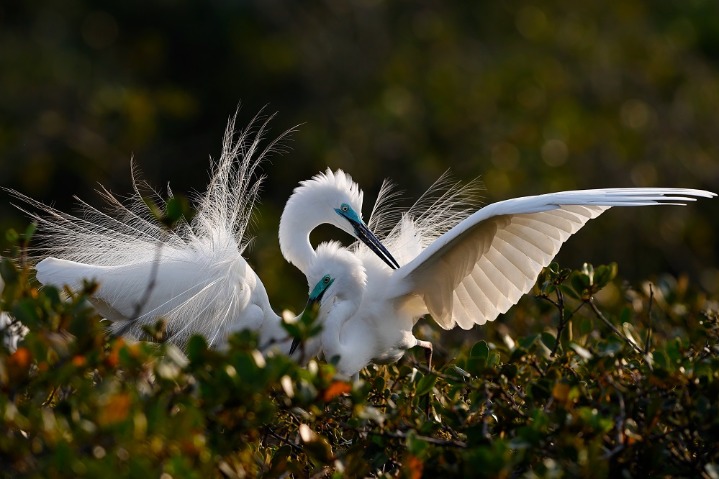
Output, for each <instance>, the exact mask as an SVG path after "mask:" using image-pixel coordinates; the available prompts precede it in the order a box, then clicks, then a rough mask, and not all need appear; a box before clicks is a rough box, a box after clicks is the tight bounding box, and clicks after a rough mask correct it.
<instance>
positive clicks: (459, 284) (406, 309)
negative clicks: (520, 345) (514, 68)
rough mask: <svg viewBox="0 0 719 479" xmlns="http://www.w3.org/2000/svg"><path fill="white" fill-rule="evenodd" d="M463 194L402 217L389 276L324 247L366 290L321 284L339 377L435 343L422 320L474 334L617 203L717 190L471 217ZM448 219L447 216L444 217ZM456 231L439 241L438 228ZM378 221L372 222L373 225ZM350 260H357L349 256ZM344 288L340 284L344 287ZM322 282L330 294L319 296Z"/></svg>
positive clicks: (569, 197) (611, 192)
mask: <svg viewBox="0 0 719 479" xmlns="http://www.w3.org/2000/svg"><path fill="white" fill-rule="evenodd" d="M464 193H466V192H463V191H462V190H456V189H450V190H449V191H448V192H447V193H446V194H445V195H442V196H440V197H439V198H438V199H437V200H436V201H435V202H434V203H432V204H431V206H430V207H429V208H427V207H423V208H419V209H418V211H415V212H414V214H417V213H419V216H414V217H413V214H412V213H413V212H412V211H410V213H409V214H405V215H404V216H403V217H402V219H401V221H400V222H399V223H397V224H396V226H395V227H394V228H393V229H392V231H391V232H390V233H389V235H388V236H387V237H386V238H385V239H384V244H385V246H386V247H387V249H389V250H390V251H392V252H394V254H395V256H396V257H397V258H398V260H399V263H400V264H401V267H400V268H398V269H395V270H392V269H389V268H387V267H386V266H384V265H383V264H381V263H379V262H378V261H377V260H376V258H375V257H374V256H373V255H371V254H367V251H366V249H365V248H363V247H362V246H361V245H357V246H355V248H354V250H353V251H349V250H345V251H344V252H343V253H342V254H339V249H338V248H337V247H334V248H331V247H323V248H321V249H320V248H318V251H317V254H318V258H320V259H321V260H322V261H323V262H326V261H331V258H332V257H335V260H336V261H338V262H342V263H343V264H344V265H345V269H350V270H353V271H354V273H353V276H354V277H356V278H361V277H362V276H363V274H362V273H363V272H364V275H366V283H365V284H364V285H361V284H359V285H358V282H357V281H355V282H354V283H350V284H353V286H352V288H353V289H352V290H351V291H348V290H340V288H339V286H338V285H337V281H339V279H338V278H333V277H330V278H329V280H324V281H318V278H321V276H320V274H321V272H319V271H310V273H309V274H308V279H309V280H310V284H312V281H318V282H317V283H316V285H317V286H316V287H315V290H314V296H320V295H321V302H320V310H319V320H320V322H321V324H322V325H323V330H322V333H321V342H322V350H323V353H324V355H325V357H326V358H328V359H332V358H334V359H335V360H336V361H337V368H338V371H339V372H340V373H341V374H344V375H347V376H352V375H356V374H357V373H358V372H359V371H360V370H361V369H362V368H364V367H365V366H367V365H368V364H369V363H370V362H377V363H386V362H395V361H397V360H399V359H400V358H401V357H402V356H403V355H404V353H405V351H406V350H407V349H409V348H412V347H415V346H422V347H426V348H428V349H429V351H430V352H431V347H432V345H431V344H430V343H429V342H426V341H421V340H419V339H417V338H416V337H415V336H414V334H413V333H412V329H413V327H414V325H415V323H416V322H417V321H418V319H419V318H420V317H422V316H424V315H426V314H429V315H431V317H432V318H433V319H434V320H435V321H436V322H437V324H439V326H440V327H442V328H444V329H452V328H454V327H455V326H459V327H461V328H462V329H470V328H471V327H473V326H474V325H481V324H484V323H486V322H487V321H493V320H494V319H495V318H497V316H498V315H499V314H502V313H505V312H506V311H507V310H509V308H510V307H511V306H512V305H514V304H515V303H516V302H517V301H518V300H519V298H520V297H521V296H522V295H523V294H525V293H527V292H528V291H530V289H531V288H532V286H533V285H534V283H535V281H536V279H537V276H538V275H539V273H540V271H541V269H542V268H543V267H545V266H547V265H548V264H549V263H550V262H551V260H552V258H554V256H555V255H556V254H557V252H558V251H559V248H560V247H561V245H562V244H563V243H564V242H565V241H566V240H567V239H568V238H569V237H570V236H571V235H572V234H574V233H576V232H577V231H578V230H579V229H580V228H581V227H582V226H584V225H585V224H586V223H587V221H589V220H590V219H592V218H596V217H597V216H599V215H600V214H602V213H603V212H604V211H606V210H607V209H609V208H610V207H613V206H648V205H681V204H685V203H686V202H690V201H695V200H696V198H699V197H704V198H711V197H714V196H716V194H715V193H711V192H708V191H702V190H694V189H680V188H617V189H595V190H583V191H564V192H559V193H551V194H545V195H539V196H530V197H524V198H515V199H511V200H507V201H501V202H498V203H494V204H491V205H489V206H486V207H484V208H482V209H480V210H479V211H476V212H474V213H473V214H470V215H464V216H465V218H464V219H463V220H462V221H457V220H458V218H459V217H461V216H462V215H463V213H462V212H461V210H460V211H457V208H456V207H457V198H458V197H462V196H463V195H464ZM448 212H449V213H448ZM448 217H449V218H450V220H449V224H450V225H451V224H452V223H455V224H454V225H452V227H451V229H449V230H448V231H446V232H445V233H443V234H441V235H438V234H437V232H438V229H437V228H439V229H440V230H441V229H442V228H443V226H448V223H447V222H446V221H445V218H448ZM371 224H372V220H370V225H371ZM352 256H354V257H352ZM346 284H347V283H342V285H343V286H344V287H347V286H346ZM322 285H325V286H326V287H325V288H324V289H323V287H322Z"/></svg>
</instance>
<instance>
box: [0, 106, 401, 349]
mask: <svg viewBox="0 0 719 479" xmlns="http://www.w3.org/2000/svg"><path fill="white" fill-rule="evenodd" d="M270 119H271V118H268V119H267V120H265V121H264V122H257V118H256V119H255V120H253V122H252V123H251V124H250V126H249V127H248V128H247V129H246V130H245V131H243V132H241V134H240V135H239V138H238V140H237V141H235V130H234V118H232V119H231V120H230V122H229V123H228V127H227V130H226V133H225V138H224V141H223V149H222V154H221V156H220V159H219V161H218V162H217V163H215V164H213V165H212V178H211V181H210V184H209V186H208V189H207V191H206V193H204V194H203V195H200V196H199V197H198V198H197V199H196V205H197V213H196V215H195V216H194V218H193V219H192V221H191V222H187V221H185V220H184V219H182V220H181V221H180V222H179V224H178V225H177V227H175V228H174V229H172V230H168V229H167V228H165V227H164V226H162V225H161V224H159V222H158V221H157V220H156V219H155V218H154V217H153V215H152V214H151V212H150V210H149V208H148V207H147V205H146V203H145V201H144V200H143V197H142V195H141V194H140V191H139V188H138V184H137V182H135V181H134V178H133V185H134V187H135V193H134V195H133V196H132V198H131V200H132V203H131V204H129V206H126V205H125V204H123V203H122V202H120V201H119V200H118V199H117V198H116V197H115V196H113V195H112V194H111V193H109V192H108V191H107V190H104V189H103V191H102V193H103V195H104V197H105V199H106V200H107V202H108V203H109V205H110V207H111V208H110V211H109V212H107V213H105V212H103V211H100V210H98V209H96V208H94V207H92V206H90V205H88V204H87V203H84V202H81V204H82V206H83V215H82V216H81V217H77V216H73V215H69V214H66V213H63V212H61V211H58V210H56V209H54V208H52V207H49V206H46V205H44V204H42V203H39V202H37V201H35V200H33V199H31V198H28V197H26V196H24V195H22V194H20V193H17V192H14V191H11V193H12V194H13V195H14V196H15V197H16V198H18V199H20V200H22V201H24V202H25V203H28V204H29V205H31V206H32V207H34V208H36V209H38V210H40V211H41V212H42V213H43V214H33V213H29V214H30V215H31V216H32V217H33V218H34V219H35V220H36V221H37V222H38V224H39V233H38V235H37V236H38V237H39V238H40V240H41V242H42V243H41V247H40V248H39V251H40V253H41V255H42V256H43V257H45V259H43V260H42V261H40V262H39V263H38V264H37V265H36V269H37V279H38V280H39V281H40V282H41V283H42V284H45V285H48V284H50V285H55V286H58V287H62V286H63V285H69V286H70V287H71V288H73V289H77V288H79V287H81V286H82V281H83V280H84V279H90V280H96V281H97V283H98V288H97V290H96V291H95V292H94V294H93V295H92V297H91V298H90V301H91V303H92V304H93V305H94V306H95V308H96V309H97V310H98V312H99V313H100V314H101V315H103V316H104V317H105V318H107V319H108V320H110V321H112V325H111V327H110V329H111V330H112V331H113V332H114V333H115V334H122V335H129V336H135V337H137V336H140V335H141V334H142V327H143V326H144V325H147V324H152V323H154V322H155V321H156V320H157V319H159V318H164V319H165V320H166V327H167V332H168V339H169V340H170V341H173V342H175V343H178V344H181V345H182V344H184V343H185V342H186V341H187V339H189V337H190V336H191V335H193V334H202V335H204V336H205V337H207V338H208V340H209V342H210V344H211V345H222V344H224V342H225V341H226V338H227V336H228V335H229V334H230V333H232V332H234V331H238V330H241V329H252V330H256V331H259V333H260V341H261V344H263V345H268V344H278V343H281V344H286V345H287V347H286V348H284V346H283V348H284V350H285V352H287V351H288V350H289V341H288V340H287V333H286V332H285V331H284V329H283V328H282V326H281V319H280V318H279V316H277V315H276V314H275V313H274V311H273V310H272V308H271V306H270V303H269V300H268V297H267V293H266V291H265V288H264V285H263V284H262V282H261V281H260V279H259V278H258V277H257V275H256V274H255V272H254V271H253V270H252V268H251V267H250V266H249V264H248V263H247V261H246V260H245V258H244V257H243V256H242V253H243V252H244V250H245V248H246V247H247V244H248V242H249V239H248V237H247V235H246V228H247V225H248V222H249V220H250V216H251V214H252V209H253V206H254V204H255V201H256V199H257V196H258V192H259V187H260V180H259V179H257V178H256V168H257V167H258V165H259V164H260V162H261V160H262V159H263V158H264V157H265V156H266V155H267V154H268V153H269V152H271V151H272V150H273V149H275V148H276V147H277V145H278V141H279V140H280V139H281V138H282V136H280V138H278V139H276V140H274V141H272V142H269V144H268V145H266V146H262V139H263V136H264V133H265V131H266V127H267V124H268V122H269V120H270ZM255 125H256V126H255ZM332 194H335V196H336V197H335V198H333V197H332ZM170 195H171V193H170ZM156 199H157V200H158V201H159V202H160V204H161V205H164V202H163V200H162V199H161V198H159V197H158V198H156ZM313 199H314V200H313ZM358 201H359V202H358ZM298 204H299V205H300V206H302V211H303V213H306V214H307V216H306V217H303V216H302V215H300V214H298V215H297V216H294V217H292V222H291V223H292V226H293V227H294V228H296V230H291V229H288V228H286V227H285V228H284V229H282V228H281V230H280V240H281V244H285V245H287V244H291V242H288V241H286V240H285V239H284V237H283V234H284V235H290V236H291V237H292V238H299V239H302V237H303V235H304V237H305V238H307V237H309V233H310V231H311V230H312V229H313V228H314V227H315V226H317V225H319V224H321V223H329V224H333V225H335V226H337V227H339V228H342V229H344V230H346V231H348V232H349V233H350V234H353V235H355V236H356V237H358V238H359V239H360V240H362V241H364V242H365V243H367V245H368V248H370V249H371V250H372V251H377V252H378V254H380V257H381V258H382V259H383V260H384V261H387V262H388V264H392V263H391V261H394V260H393V259H392V258H391V256H390V255H389V253H388V252H387V251H386V250H384V248H383V247H382V246H381V243H380V242H379V240H377V238H376V237H375V236H374V235H373V234H372V233H371V232H370V231H369V229H368V228H367V227H366V225H365V224H364V222H363V221H362V220H361V217H360V216H359V214H358V213H357V212H356V211H360V210H361V195H360V196H359V197H357V195H352V192H351V191H350V192H349V194H347V192H344V191H335V192H328V191H327V190H326V189H323V188H321V185H315V187H314V188H311V191H309V193H308V194H307V195H305V196H304V197H303V199H302V201H301V202H300V203H298ZM328 206H331V207H328ZM285 226H287V225H285ZM290 250H291V251H297V255H296V256H295V258H297V260H296V261H298V262H301V264H304V265H305V266H306V267H309V265H310V264H311V263H312V262H313V260H314V252H311V254H309V255H307V256H303V255H302V254H303V253H305V252H303V250H302V249H301V248H295V249H292V248H291V247H290ZM329 266H331V265H329ZM329 266H328V268H329ZM330 269H331V268H329V269H328V271H329V270H330ZM305 351H306V352H308V354H309V355H312V354H313V347H309V346H308V347H306V348H305Z"/></svg>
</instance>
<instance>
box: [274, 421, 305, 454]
mask: <svg viewBox="0 0 719 479" xmlns="http://www.w3.org/2000/svg"><path fill="white" fill-rule="evenodd" d="M267 434H269V435H270V436H272V437H274V438H275V439H277V440H278V441H280V442H281V443H282V444H286V445H288V446H290V447H291V448H292V449H294V450H295V451H297V452H304V450H303V449H302V447H301V446H298V445H297V444H295V443H294V442H292V441H290V440H289V439H288V438H286V437H282V436H280V435H279V434H277V433H276V432H275V431H273V430H272V428H271V427H270V426H267Z"/></svg>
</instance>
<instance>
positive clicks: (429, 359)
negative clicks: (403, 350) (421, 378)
mask: <svg viewBox="0 0 719 479" xmlns="http://www.w3.org/2000/svg"><path fill="white" fill-rule="evenodd" d="M417 346H419V347H421V348H424V349H425V351H424V356H425V358H427V368H428V369H429V370H430V371H431V370H432V351H433V347H432V343H430V342H429V341H422V340H421V339H418V340H417Z"/></svg>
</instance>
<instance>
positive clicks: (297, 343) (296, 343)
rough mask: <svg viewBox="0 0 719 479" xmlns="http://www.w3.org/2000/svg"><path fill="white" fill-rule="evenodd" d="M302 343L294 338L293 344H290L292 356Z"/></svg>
mask: <svg viewBox="0 0 719 479" xmlns="http://www.w3.org/2000/svg"><path fill="white" fill-rule="evenodd" d="M299 345H300V340H299V339H297V338H295V339H293V340H292V345H291V346H290V356H292V355H293V354H294V352H295V351H297V347H298V346H299Z"/></svg>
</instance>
